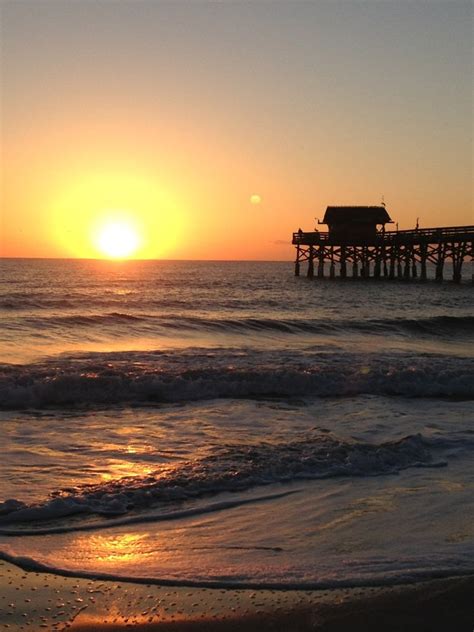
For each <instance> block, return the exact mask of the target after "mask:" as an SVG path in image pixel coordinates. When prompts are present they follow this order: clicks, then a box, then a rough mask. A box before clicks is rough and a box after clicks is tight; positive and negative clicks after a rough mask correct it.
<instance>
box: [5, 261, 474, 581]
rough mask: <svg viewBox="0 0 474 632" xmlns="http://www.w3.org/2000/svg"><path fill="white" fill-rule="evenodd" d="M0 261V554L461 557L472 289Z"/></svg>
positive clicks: (46, 561) (311, 563)
mask: <svg viewBox="0 0 474 632" xmlns="http://www.w3.org/2000/svg"><path fill="white" fill-rule="evenodd" d="M292 268H293V266H292V264H291V263H284V262H279V263H266V262H166V261H160V262H133V261H129V262H107V261H78V260H74V261H73V260H62V261H57V260H56V261H53V260H1V261H0V331H1V343H0V423H1V427H2V443H1V457H2V458H1V459H0V501H1V502H0V556H2V557H4V558H5V559H9V560H12V561H16V562H18V563H20V564H22V565H27V566H29V567H32V568H38V569H41V568H49V569H58V570H61V571H70V572H74V573H76V574H79V575H85V576H88V575H94V576H97V575H99V576H104V577H105V576H110V577H117V578H119V577H120V578H135V579H142V580H146V581H154V582H157V583H164V582H171V583H175V584H184V585H203V586H207V585H209V586H241V587H249V586H252V587H254V586H255V587H258V586H262V587H263V586H266V587H270V586H273V587H303V588H310V587H323V586H324V587H329V586H356V585H374V584H377V585H380V584H390V583H397V582H402V581H413V580H416V579H420V578H427V577H440V576H450V575H460V574H465V573H472V572H474V520H473V518H474V493H473V492H474V468H473V455H474V423H473V417H474V415H473V399H474V380H473V377H474V359H473V344H472V343H473V341H474V316H473V309H472V308H473V293H472V292H473V286H472V284H471V283H467V282H465V283H462V284H461V285H455V284H452V283H449V282H445V283H443V284H436V283H434V282H428V283H418V282H409V283H404V282H397V281H395V282H393V281H392V282H390V281H383V280H381V281H375V280H368V281H353V280H347V281H340V280H339V281H338V280H336V281H329V280H323V281H320V280H312V281H311V280H308V279H306V278H304V277H300V278H295V277H294V276H293V269H292Z"/></svg>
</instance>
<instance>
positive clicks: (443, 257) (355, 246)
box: [292, 226, 474, 283]
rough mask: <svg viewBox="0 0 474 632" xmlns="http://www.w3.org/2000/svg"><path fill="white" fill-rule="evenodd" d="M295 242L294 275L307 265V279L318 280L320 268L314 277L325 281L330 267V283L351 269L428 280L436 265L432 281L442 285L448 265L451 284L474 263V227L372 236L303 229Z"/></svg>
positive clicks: (368, 274) (369, 275)
mask: <svg viewBox="0 0 474 632" xmlns="http://www.w3.org/2000/svg"><path fill="white" fill-rule="evenodd" d="M292 243H293V244H294V245H295V246H296V261H295V276H299V275H300V267H301V264H302V263H303V262H305V261H307V262H308V268H307V276H308V278H313V277H314V276H315V269H314V268H315V265H317V270H316V276H317V278H318V279H323V278H324V277H325V269H326V267H325V266H326V263H327V264H328V268H329V274H328V278H330V279H335V278H341V279H346V278H347V277H348V271H349V270H350V275H351V276H352V278H354V279H356V278H358V277H359V276H360V277H361V278H363V279H369V278H374V279H381V278H382V277H383V278H385V279H390V280H395V279H401V280H404V281H409V280H411V279H415V280H418V279H419V280H421V281H426V280H427V278H428V264H432V265H433V269H434V278H435V279H436V280H437V281H439V282H441V281H442V280H443V279H444V270H445V266H446V265H447V264H448V263H449V264H450V266H449V267H450V268H451V266H452V268H451V269H452V275H450V276H452V280H453V281H454V282H455V283H460V282H461V281H462V271H463V263H464V261H465V260H466V259H470V260H471V262H474V245H473V244H474V226H454V227H441V228H426V229H419V228H417V229H416V230H401V231H398V230H397V231H377V232H376V234H375V235H372V236H371V237H370V238H367V237H363V238H361V237H357V236H355V237H354V238H351V237H350V236H347V235H345V236H341V235H338V234H334V233H331V231H329V232H320V231H312V232H303V231H301V230H300V231H298V232H297V233H293V242H292ZM471 265H472V266H473V270H472V272H471V275H472V281H473V282H474V263H471ZM349 266H350V267H349Z"/></svg>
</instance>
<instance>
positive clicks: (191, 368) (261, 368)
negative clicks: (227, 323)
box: [0, 348, 474, 410]
mask: <svg viewBox="0 0 474 632" xmlns="http://www.w3.org/2000/svg"><path fill="white" fill-rule="evenodd" d="M362 394H364V395H366V394H368V395H370V394H373V395H386V396H403V397H458V398H466V399H470V398H472V397H474V360H473V359H469V358H456V357H447V356H443V355H435V354H433V355H429V354H426V355H423V354H417V355H410V354H407V353H399V354H396V353H391V354H383V353H372V354H357V353H344V352H341V351H334V352H327V353H322V352H310V351H307V350H306V351H301V352H294V353H292V352H291V351H285V350H284V349H283V350H273V351H263V350H262V351H257V350H250V349H246V350H245V349H205V348H188V349H186V350H174V351H172V352H163V351H147V352H138V351H137V352H122V353H91V354H82V355H80V354H79V355H77V356H60V357H58V358H52V359H51V360H47V361H44V362H40V363H33V364H27V365H0V409H4V410H9V409H26V408H37V409H42V408H48V407H70V406H89V405H97V404H109V405H110V404H123V403H127V404H144V405H150V404H156V403H169V402H181V401H198V400H206V399H218V398H246V399H258V398H262V397H263V398H274V397H279V398H288V397H350V396H356V395H362Z"/></svg>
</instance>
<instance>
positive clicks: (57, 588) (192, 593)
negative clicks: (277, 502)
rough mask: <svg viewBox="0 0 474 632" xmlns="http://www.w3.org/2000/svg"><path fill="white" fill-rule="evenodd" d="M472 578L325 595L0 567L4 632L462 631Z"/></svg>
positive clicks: (472, 595)
mask: <svg viewBox="0 0 474 632" xmlns="http://www.w3.org/2000/svg"><path fill="white" fill-rule="evenodd" d="M473 627H474V577H472V576H470V577H462V578H453V579H448V580H446V579H443V580H433V581H429V582H419V583H417V584H411V585H403V586H395V587H390V588H353V589H337V590H322V591H294V590H288V591H276V590H275V591H271V590H257V591H255V590H221V589H204V588H199V589H197V588H192V589H189V588H182V587H180V588H172V587H169V586H166V587H163V586H161V587H160V586H155V585H144V584H134V583H127V582H110V581H100V580H89V579H76V578H73V577H60V576H58V575H53V574H49V573H36V572H27V571H23V570H22V569H20V568H18V567H16V566H14V565H12V564H10V563H7V562H3V561H0V629H7V630H10V631H13V630H51V631H55V630H58V631H60V630H72V631H74V632H92V631H98V632H99V631H101V630H103V631H104V632H113V631H119V630H130V629H134V630H139V631H141V632H152V631H154V630H156V631H158V632H172V631H174V632H204V631H206V632H213V631H216V632H237V631H239V632H240V631H246V632H247V631H249V632H252V631H254V630H255V631H257V630H258V632H266V631H267V630H268V631H273V632H276V631H281V632H303V631H304V632H306V631H309V630H312V631H320V632H342V630H344V631H347V630H351V632H358V631H362V630H364V632H367V631H369V632H370V631H372V630H373V631H374V632H375V631H377V632H380V631H381V630H384V632H392V631H393V632H400V631H412V630H413V632H415V630H416V632H428V631H439V632H447V631H451V630H452V631H456V632H464V631H466V632H472V630H473Z"/></svg>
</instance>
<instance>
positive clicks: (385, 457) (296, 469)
mask: <svg viewBox="0 0 474 632" xmlns="http://www.w3.org/2000/svg"><path fill="white" fill-rule="evenodd" d="M429 445H430V444H429V443H428V442H427V441H426V440H425V439H424V437H423V436H421V435H419V434H418V435H409V436H406V437H403V438H402V439H400V440H398V441H387V442H383V443H379V444H372V443H367V442H362V441H355V440H354V441H345V440H342V439H339V438H337V437H336V436H334V435H328V434H323V433H313V434H312V435H310V436H305V437H304V438H303V439H298V440H295V441H291V442H285V443H260V444H256V445H250V446H241V445H229V446H224V447H222V448H220V449H216V450H215V451H214V452H213V453H211V454H209V455H208V456H205V457H203V458H201V459H198V460H194V461H187V462H184V463H181V464H179V465H176V466H174V467H169V466H168V467H162V468H160V469H158V470H156V471H155V472H154V473H152V474H149V475H147V476H136V477H126V478H121V479H118V480H113V481H106V482H100V483H97V484H86V485H80V486H77V487H75V488H68V489H66V490H58V491H55V492H53V493H52V494H51V498H49V499H47V500H46V501H44V502H43V503H40V504H33V505H27V504H25V503H23V502H21V501H19V500H16V499H10V500H7V501H5V502H4V503H2V504H0V524H2V525H8V524H11V523H33V524H37V523H38V522H39V521H42V520H43V521H44V520H47V521H51V520H57V519H62V518H66V517H70V516H77V515H79V514H80V515H90V514H95V515H100V516H108V517H110V516H112V517H113V516H123V515H124V514H128V513H129V512H134V511H137V510H140V511H141V510H149V509H150V508H153V507H155V508H156V507H157V506H158V507H159V508H160V509H163V508H166V507H167V506H169V504H170V503H176V502H178V503H182V502H184V501H189V500H194V499H200V498H203V497H206V496H209V495H213V494H218V493H222V492H233V493H235V492H242V491H245V490H248V489H250V488H253V487H257V486H262V485H270V484H275V483H291V482H295V481H301V480H314V479H325V478H332V477H340V476H347V477H351V478H352V477H355V476H357V477H360V476H362V477H364V476H381V475H386V474H394V473H397V472H400V471H401V470H404V469H407V468H412V467H439V466H442V465H445V463H444V462H437V461H435V460H434V459H433V456H432V451H431V449H430V447H429ZM239 502H240V500H239ZM214 509H216V508H213V510H214ZM193 510H195V509H193ZM186 515H187V514H186ZM171 517H173V516H172V515H170V514H166V513H165V514H164V516H163V515H162V516H161V519H169V518H171ZM179 517H182V515H181V514H179ZM159 518H160V516H159V514H158V516H157V517H155V518H151V519H159ZM143 519H147V520H150V517H148V518H143ZM134 521H140V518H139V519H138V520H137V518H134ZM107 524H109V526H110V523H107ZM120 524H123V523H122V522H121V523H120ZM52 528H54V529H55V530H54V531H51V529H52ZM80 528H81V526H80V524H79V525H73V526H68V527H66V528H65V527H61V528H60V529H59V531H60V532H64V530H65V529H66V530H67V531H69V530H76V529H80ZM86 528H95V527H90V526H88V527H86ZM36 532H38V531H36ZM46 532H48V533H52V532H58V528H57V527H51V525H49V526H48V528H47V529H46V530H42V531H41V533H46ZM21 533H23V534H24V535H25V534H31V533H30V532H28V531H26V532H25V531H20V532H16V531H14V532H12V531H11V530H10V529H7V530H5V529H0V534H3V535H12V534H16V535H18V534H21Z"/></svg>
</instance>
